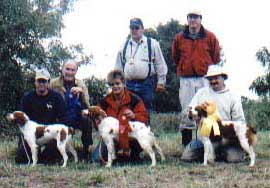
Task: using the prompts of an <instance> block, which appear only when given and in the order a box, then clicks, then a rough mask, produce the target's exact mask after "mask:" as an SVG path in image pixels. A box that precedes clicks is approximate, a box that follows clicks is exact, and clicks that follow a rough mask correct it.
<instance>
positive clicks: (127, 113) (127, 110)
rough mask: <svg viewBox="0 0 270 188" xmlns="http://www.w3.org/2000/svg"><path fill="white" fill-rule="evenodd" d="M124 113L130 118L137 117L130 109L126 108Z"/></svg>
mask: <svg viewBox="0 0 270 188" xmlns="http://www.w3.org/2000/svg"><path fill="white" fill-rule="evenodd" d="M124 115H125V116H127V118H128V119H135V114H134V113H133V112H132V110H130V109H126V110H125V111H124Z"/></svg>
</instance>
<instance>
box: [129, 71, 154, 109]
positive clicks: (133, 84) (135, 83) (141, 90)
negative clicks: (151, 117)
mask: <svg viewBox="0 0 270 188" xmlns="http://www.w3.org/2000/svg"><path fill="white" fill-rule="evenodd" d="M126 86H127V88H128V90H129V91H131V92H133V93H135V94H136V95H138V96H139V97H141V99H142V100H143V103H144V105H145V107H146V109H147V111H148V113H150V112H151V111H152V101H153V93H154V87H155V77H154V76H151V77H148V78H146V79H145V80H128V81H127V82H126Z"/></svg>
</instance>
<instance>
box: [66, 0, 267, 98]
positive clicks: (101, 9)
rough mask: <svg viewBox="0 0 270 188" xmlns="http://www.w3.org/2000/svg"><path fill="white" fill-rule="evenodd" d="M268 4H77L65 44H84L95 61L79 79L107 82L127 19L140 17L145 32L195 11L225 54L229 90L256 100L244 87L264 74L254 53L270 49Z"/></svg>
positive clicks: (106, 0) (86, 0)
mask: <svg viewBox="0 0 270 188" xmlns="http://www.w3.org/2000/svg"><path fill="white" fill-rule="evenodd" d="M269 4H270V1H269V0H256V1H255V0H166V1H164V0H163V1H161V0H160V1H157V0H133V1H130V0H79V1H78V2H77V3H75V6H74V11H73V12H72V13H70V14H68V15H66V16H65V25H66V28H65V29H64V31H63V33H62V34H63V39H64V42H65V43H66V44H71V43H82V44H83V46H84V48H85V52H86V53H87V54H93V55H94V64H95V65H93V66H91V67H82V68H81V69H80V70H79V77H80V78H82V77H90V76H91V75H95V76H97V77H105V76H106V74H107V73H108V71H110V70H111V69H112V68H113V66H114V63H115V59H116V54H117V51H118V49H119V47H120V45H121V44H122V43H123V42H124V40H125V37H126V36H127V34H128V33H129V19H130V18H132V17H140V18H141V19H142V20H143V22H144V26H145V27H146V28H148V27H152V28H155V27H156V26H157V25H158V24H159V23H163V24H165V23H166V22H168V21H169V20H170V19H172V18H173V19H176V20H179V22H180V23H181V24H186V14H187V12H188V11H189V10H191V9H199V10H201V12H202V14H203V19H202V23H203V25H204V26H205V28H207V29H209V30H210V31H212V32H214V33H215V34H216V36H217V38H218V39H219V41H220V44H221V45H222V46H223V48H224V52H225V56H226V59H227V62H226V65H225V70H226V71H227V72H228V74H229V79H228V81H227V85H229V86H230V87H231V88H232V89H234V90H237V91H238V92H239V93H240V94H241V95H244V96H248V97H251V98H254V97H255V95H254V94H252V93H251V92H250V91H249V90H248V87H249V85H250V84H251V82H252V80H254V79H255V78H256V77H257V76H259V75H260V74H262V73H263V69H262V67H261V66H260V65H259V63H258V62H257V61H256V57H255V53H256V51H257V50H258V49H260V48H261V47H262V46H267V47H269V44H270V23H269V18H270V11H269Z"/></svg>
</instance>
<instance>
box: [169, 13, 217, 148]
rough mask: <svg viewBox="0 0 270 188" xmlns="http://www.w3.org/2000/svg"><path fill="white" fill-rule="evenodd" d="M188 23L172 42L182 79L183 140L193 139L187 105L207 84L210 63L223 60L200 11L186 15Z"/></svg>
mask: <svg viewBox="0 0 270 188" xmlns="http://www.w3.org/2000/svg"><path fill="white" fill-rule="evenodd" d="M187 21H188V25H187V26H186V28H185V29H184V31H183V32H181V33H178V34H176V36H175V38H174V40H173V43H172V58H173V60H174V62H175V63H176V64H177V75H178V76H179V80H180V88H179V100H180V104H181V106H182V112H181V122H180V130H181V132H182V144H183V145H184V146H186V145H187V144H188V143H189V142H190V141H191V140H192V130H191V129H194V125H192V122H190V121H189V120H188V118H187V117H186V111H187V106H188V104H189V103H190V101H191V99H192V97H193V96H194V95H195V93H196V92H197V90H198V89H200V88H202V87H204V86H207V84H208V83H207V81H206V79H205V78H204V75H205V74H206V73H207V70H208V66H209V65H211V64H217V63H218V62H219V61H220V47H219V42H218V40H217V38H216V37H215V35H214V34H213V33H212V32H210V31H208V30H206V29H205V28H204V27H203V26H202V24H201V22H202V15H201V13H200V12H199V11H191V12H189V13H188V15H187Z"/></svg>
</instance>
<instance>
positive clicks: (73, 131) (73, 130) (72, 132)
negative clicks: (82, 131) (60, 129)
mask: <svg viewBox="0 0 270 188" xmlns="http://www.w3.org/2000/svg"><path fill="white" fill-rule="evenodd" d="M68 134H69V135H74V134H75V129H73V128H72V127H69V128H68Z"/></svg>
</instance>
